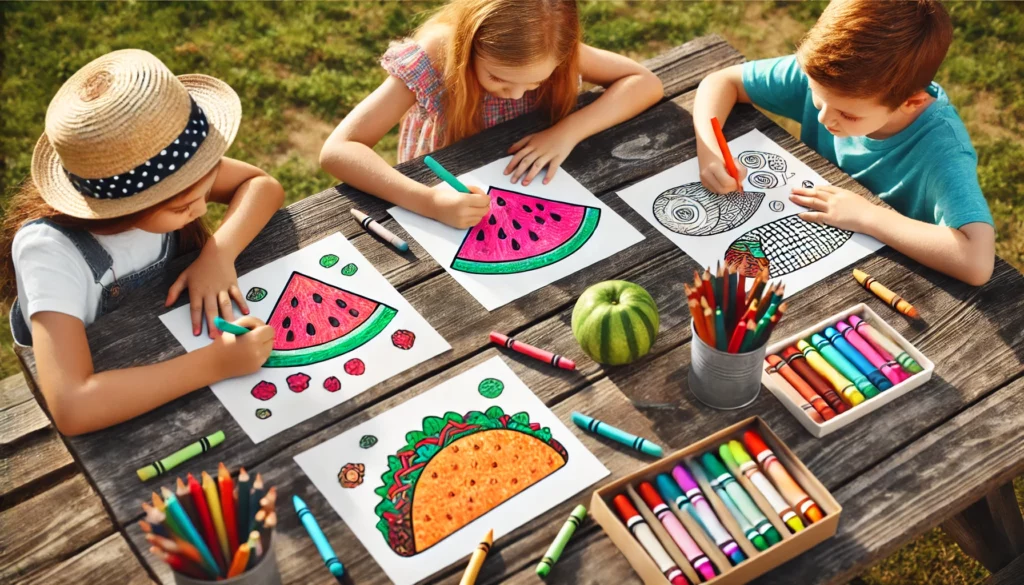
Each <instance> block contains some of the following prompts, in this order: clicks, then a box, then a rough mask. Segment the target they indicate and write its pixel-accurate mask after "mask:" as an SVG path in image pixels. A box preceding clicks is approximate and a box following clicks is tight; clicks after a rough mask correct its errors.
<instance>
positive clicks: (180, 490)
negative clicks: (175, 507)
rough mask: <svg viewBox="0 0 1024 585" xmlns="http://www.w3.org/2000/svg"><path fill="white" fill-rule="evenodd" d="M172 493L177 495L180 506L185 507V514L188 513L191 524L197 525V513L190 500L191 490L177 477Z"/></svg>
mask: <svg viewBox="0 0 1024 585" xmlns="http://www.w3.org/2000/svg"><path fill="white" fill-rule="evenodd" d="M174 495H176V496H178V502H179V503H180V504H181V507H182V508H184V509H185V514H187V515H188V519H189V520H191V521H192V525H193V526H199V514H198V513H197V512H196V505H195V503H193V502H192V492H190V491H189V489H188V485H186V484H185V482H183V481H181V478H180V477H179V478H177V485H176V486H175V490H174Z"/></svg>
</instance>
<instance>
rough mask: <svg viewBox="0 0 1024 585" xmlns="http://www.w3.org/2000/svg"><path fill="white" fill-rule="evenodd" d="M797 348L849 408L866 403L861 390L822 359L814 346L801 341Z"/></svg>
mask: <svg viewBox="0 0 1024 585" xmlns="http://www.w3.org/2000/svg"><path fill="white" fill-rule="evenodd" d="M796 348H797V349H799V350H800V351H801V352H802V353H803V354H804V359H806V360H807V363H809V364H811V367H812V368H814V371H816V372H818V373H819V374H821V376H822V377H823V378H825V379H826V380H828V381H829V383H830V384H832V387H833V388H835V389H836V391H837V392H839V395H840V396H841V397H842V398H843V401H844V402H846V405H847V406H850V407H853V406H857V405H858V404H860V403H861V402H864V395H863V394H861V393H860V390H857V387H856V386H854V385H853V382H851V381H850V380H849V379H848V378H847V377H846V376H844V375H842V374H840V373H839V371H838V370H836V369H835V368H833V367H832V364H830V363H828V362H827V361H826V360H825V358H823V357H821V354H819V353H818V350H816V349H814V346H813V345H811V344H810V343H807V342H806V341H805V340H803V339H801V340H800V341H798V342H796Z"/></svg>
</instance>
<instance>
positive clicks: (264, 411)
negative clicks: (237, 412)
mask: <svg viewBox="0 0 1024 585" xmlns="http://www.w3.org/2000/svg"><path fill="white" fill-rule="evenodd" d="M271 414H272V413H271V412H270V409H269V408H257V409H256V418H258V419H260V420H266V419H268V418H270V415H271Z"/></svg>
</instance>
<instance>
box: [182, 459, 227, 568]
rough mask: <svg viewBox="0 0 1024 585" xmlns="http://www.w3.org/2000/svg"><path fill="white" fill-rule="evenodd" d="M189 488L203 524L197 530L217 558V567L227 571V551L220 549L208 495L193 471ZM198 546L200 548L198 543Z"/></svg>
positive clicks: (200, 522) (190, 475)
mask: <svg viewBox="0 0 1024 585" xmlns="http://www.w3.org/2000/svg"><path fill="white" fill-rule="evenodd" d="M188 490H189V491H190V492H191V493H192V502H193V503H194V504H195V505H196V513H197V514H198V515H199V524H200V525H201V526H200V525H197V526H196V530H197V531H199V532H200V533H201V534H202V535H203V541H204V542H205V543H206V546H207V547H209V550H210V552H211V553H212V555H213V558H214V559H216V560H217V567H218V568H219V569H220V570H221V571H222V572H225V571H227V563H226V561H224V560H223V559H224V556H225V554H226V553H222V552H221V551H220V545H219V544H218V540H217V532H216V531H215V529H214V527H213V519H212V518H211V517H210V508H209V506H207V504H206V496H205V495H203V488H202V486H200V485H199V482H198V481H196V478H195V477H193V475H192V474H191V473H190V474H188ZM196 546H197V548H198V545H196ZM200 550H202V549H200Z"/></svg>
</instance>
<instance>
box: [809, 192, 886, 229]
mask: <svg viewBox="0 0 1024 585" xmlns="http://www.w3.org/2000/svg"><path fill="white" fill-rule="evenodd" d="M789 200H790V201H792V202H793V203H796V204H797V205H803V206H804V207H806V208H808V209H810V210H811V211H805V212H804V213H801V214H800V219H803V220H804V221H809V222H811V223H827V224H828V225H830V226H833V227H837V228H839V229H844V230H850V231H853V232H863V231H864V226H867V225H871V223H872V222H873V220H872V219H871V218H872V217H874V214H875V212H876V211H877V210H878V209H881V208H880V207H878V206H877V205H873V204H872V203H871V202H870V201H868V200H867V199H865V198H863V197H861V196H860V195H858V194H856V193H854V192H853V191H847V190H846V189H842V188H840V187H834V186H832V185H821V186H818V187H813V188H811V189H804V188H803V187H797V188H795V189H793V194H792V195H790V196H789Z"/></svg>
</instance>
